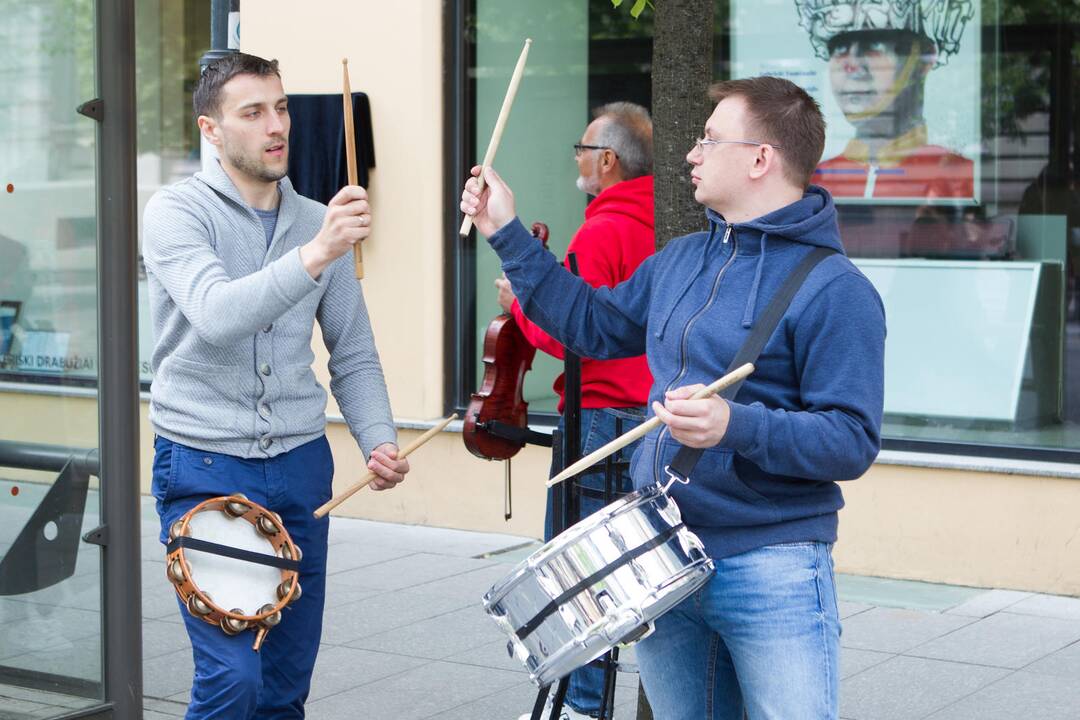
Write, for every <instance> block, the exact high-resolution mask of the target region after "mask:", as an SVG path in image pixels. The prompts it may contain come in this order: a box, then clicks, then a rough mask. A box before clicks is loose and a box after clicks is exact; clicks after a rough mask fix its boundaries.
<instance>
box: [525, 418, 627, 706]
mask: <svg viewBox="0 0 1080 720" xmlns="http://www.w3.org/2000/svg"><path fill="white" fill-rule="evenodd" d="M644 419H645V408H643V407H629V408H602V409H592V408H582V410H581V455H582V456H583V457H584V456H585V455H588V454H589V453H591V452H592V451H593V450H597V449H599V448H601V447H603V446H604V445H606V444H607V443H609V442H610V441H612V440H614V439H615V438H616V437H618V436H619V434H622V433H626V432H629V431H630V430H633V429H634V428H635V427H637V426H638V425H640V424H641V423H642V421H644ZM618 421H621V423H619V422H618ZM617 425H618V427H617ZM565 429H566V428H565V425H564V423H563V419H562V418H561V417H560V418H559V430H560V431H565ZM617 429H618V430H619V432H618V433H616V430H617ZM640 442H641V441H640V440H636V441H634V442H633V443H631V444H630V445H628V446H626V447H625V448H623V449H622V450H620V451H619V452H618V453H616V454H615V455H614V456H613V459H615V460H626V461H629V460H630V456H631V455H633V453H634V450H635V448H637V446H638V444H639V443H640ZM560 460H561V458H560ZM560 460H556V459H555V458H552V464H551V467H552V472H551V476H554V475H555V474H556V470H557V469H561V468H562V463H561V462H560ZM600 467H601V468H603V465H601V466H600ZM577 482H578V483H579V484H580V485H583V486H585V487H589V488H593V489H595V490H599V491H603V489H604V482H605V479H604V472H603V470H602V469H601V471H600V472H592V473H589V474H588V475H584V476H581V477H579V478H578V479H577ZM612 485H613V488H612V489H613V490H614V491H615V492H628V491H630V490H631V489H632V488H633V483H632V482H631V480H630V468H629V466H627V468H626V469H624V470H623V471H622V472H621V473H619V474H616V476H615V478H614V482H613V483H612ZM603 506H604V501H603V499H601V498H591V497H586V496H584V495H582V496H581V515H580V517H582V518H584V517H588V516H589V515H591V514H593V513H594V512H596V511H597V510H599V509H600V508H602V507H603ZM554 519H555V518H554V514H553V510H552V493H551V491H550V490H549V491H548V496H547V512H546V513H545V519H544V540H545V541H547V540H550V539H551V538H552V532H553V530H552V528H553V523H554ZM579 519H580V518H579ZM553 692H554V691H553ZM603 693H604V671H603V669H601V668H599V667H596V666H593V665H586V666H585V667H583V668H579V669H578V670H575V671H574V672H573V673H571V674H570V682H569V684H568V685H567V688H566V700H565V702H566V704H567V705H569V706H570V707H572V708H574V710H576V711H578V712H579V713H583V714H585V715H592V716H594V717H595V716H596V715H598V714H599V713H600V700H601V699H602V697H603Z"/></svg>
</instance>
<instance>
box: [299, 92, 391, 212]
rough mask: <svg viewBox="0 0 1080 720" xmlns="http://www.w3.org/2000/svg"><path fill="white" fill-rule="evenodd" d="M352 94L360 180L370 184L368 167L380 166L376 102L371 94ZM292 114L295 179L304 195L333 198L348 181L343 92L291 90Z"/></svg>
mask: <svg viewBox="0 0 1080 720" xmlns="http://www.w3.org/2000/svg"><path fill="white" fill-rule="evenodd" d="M352 99H353V130H354V134H355V135H356V156H357V161H356V175H357V181H358V182H359V183H360V185H362V186H363V187H367V186H368V170H369V169H370V168H373V167H375V139H374V135H373V134H372V130H371V104H370V103H369V102H368V96H367V94H366V93H359V92H358V93H353V94H352ZM289 117H290V118H291V119H292V130H291V131H290V132H289V180H291V181H292V184H293V187H294V188H295V189H296V192H298V193H300V194H301V195H303V196H304V197H308V198H311V199H312V200H318V201H319V202H321V203H327V202H329V201H330V198H332V197H334V195H336V194H337V192H338V190H340V189H341V188H342V187H344V186H345V185H346V183H347V182H348V166H347V165H346V162H345V118H344V112H343V109H342V102H341V93H338V94H336V95H334V94H329V95H292V94H290V95H289Z"/></svg>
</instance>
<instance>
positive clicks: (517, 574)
mask: <svg viewBox="0 0 1080 720" xmlns="http://www.w3.org/2000/svg"><path fill="white" fill-rule="evenodd" d="M660 495H663V496H664V497H666V498H667V500H668V502H669V503H672V504H674V502H675V501H674V499H672V498H671V497H670V496H669V495H668V494H667V493H665V492H664V490H663V488H662V487H661V486H660V484H659V483H651V484H649V485H646V486H644V487H641V488H638V489H636V490H634V491H633V492H630V493H627V494H626V495H624V496H623V497H621V498H619V499H618V500H616V501H615V502H613V503H610V504H608V505H605V506H604V507H602V508H601V509H599V510H597V511H596V512H594V513H593V514H591V515H589V516H588V517H585V518H583V519H582V520H581V521H579V522H577V523H575V524H573V525H571V526H570V527H569V528H567V529H566V530H565V531H564V532H562V533H560V534H558V535H556V536H555V537H553V538H552V539H551V540H549V541H548V542H546V543H544V544H543V545H542V546H541V547H539V548H537V549H536V550H535V551H534V552H533V553H532V554H531V555H529V557H527V558H525V559H524V560H522V561H521V562H519V563H518V564H517V565H515V566H514V569H513V570H511V571H510V572H509V573H508V574H507V576H506V577H504V578H503V579H502V580H500V581H499V582H497V583H496V584H495V585H493V586H492V587H491V589H490V590H488V591H487V592H486V593H485V594H484V598H483V602H484V608H485V609H487V610H490V609H491V608H492V607H494V606H495V605H496V604H498V602H499V601H500V600H502V598H504V597H505V596H506V595H507V594H508V593H509V591H510V588H511V587H513V586H514V585H517V584H518V582H520V580H521V579H522V578H523V577H524V576H525V574H526V573H527V572H528V571H531V570H533V569H534V568H536V567H537V566H538V565H540V564H541V563H543V562H544V561H545V560H546V559H547V558H548V557H549V556H551V555H555V554H558V553H559V552H562V551H563V550H564V549H565V548H566V547H567V546H569V545H571V544H572V543H574V542H577V541H578V539H580V538H581V536H582V535H587V534H588V533H590V532H592V531H593V530H595V529H596V528H598V527H599V526H600V525H602V524H603V523H604V522H605V521H607V520H608V519H609V518H611V517H613V516H614V515H616V514H618V513H621V512H624V511H626V510H628V509H630V507H632V506H636V505H642V504H645V503H646V502H650V501H652V500H654V499H656V498H658V497H659V496H660ZM675 507H676V508H678V505H676V506H675ZM680 514H681V513H680Z"/></svg>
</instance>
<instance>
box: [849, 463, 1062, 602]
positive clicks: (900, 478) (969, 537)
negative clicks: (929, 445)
mask: <svg viewBox="0 0 1080 720" xmlns="http://www.w3.org/2000/svg"><path fill="white" fill-rule="evenodd" d="M843 488H844V498H845V499H846V501H847V507H846V508H844V510H843V511H841V513H840V541H839V542H838V543H837V545H836V552H835V558H836V564H837V568H838V569H840V570H841V571H843V572H852V573H861V574H867V575H881V576H886V577H896V578H908V579H918V580H933V581H937V582H946V583H955V584H959V585H973V586H977V587H1006V588H1014V589H1022V590H1036V591H1041V592H1055V593H1064V594H1069V595H1080V480H1077V479H1069V478H1057V477H1036V476H1031V475H1012V474H1004V473H980V472H968V471H961V470H941V469H928V468H913V467H905V466H902V465H875V466H874V467H873V468H871V470H870V472H869V473H867V475H866V476H865V477H863V478H861V479H859V480H858V481H856V482H853V483H844V485H843Z"/></svg>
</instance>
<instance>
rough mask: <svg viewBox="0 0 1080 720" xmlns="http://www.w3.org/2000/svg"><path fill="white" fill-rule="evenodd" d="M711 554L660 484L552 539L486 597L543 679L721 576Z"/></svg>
mask: <svg viewBox="0 0 1080 720" xmlns="http://www.w3.org/2000/svg"><path fill="white" fill-rule="evenodd" d="M712 571H713V563H712V560H711V559H709V557H708V556H707V555H706V554H705V548H704V546H703V545H702V543H701V541H700V540H699V539H698V538H697V536H695V535H694V534H693V533H691V532H690V531H689V530H687V529H686V526H685V525H683V523H682V516H681V515H680V513H679V508H678V506H677V505H676V504H675V501H674V500H672V499H671V498H670V497H668V495H667V494H666V493H665V492H664V491H663V490H662V489H661V488H660V486H659V485H653V486H649V487H646V488H643V489H641V490H638V491H635V492H633V493H630V494H629V495H626V496H625V497H623V498H621V499H620V500H617V501H616V502H614V503H612V504H610V505H608V506H606V507H604V508H602V509H601V510H599V511H598V512H595V513H593V514H592V515H590V516H589V517H587V518H585V519H584V520H582V521H581V522H579V523H578V524H576V525H574V526H573V527H571V528H569V529H568V530H566V531H565V532H563V533H562V534H561V535H559V536H558V537H556V538H554V539H553V540H551V542H549V543H547V544H545V545H544V546H543V547H541V548H540V549H539V550H537V551H536V552H535V553H533V554H532V555H531V556H530V557H529V558H528V559H526V560H525V561H524V562H522V563H521V564H520V565H518V566H517V567H516V568H515V569H514V570H513V572H511V573H510V575H508V576H507V577H506V578H505V579H503V580H502V581H501V582H499V583H497V584H496V585H495V586H494V587H492V588H491V590H489V591H488V593H487V594H486V595H485V596H484V609H485V610H486V611H487V613H488V614H489V615H491V617H492V618H494V620H495V622H496V623H498V625H499V627H500V628H502V630H503V631H504V632H506V634H507V635H509V637H510V641H509V643H508V644H507V650H508V651H509V652H510V655H511V656H514V657H517V658H518V659H519V660H520V661H521V662H522V663H524V665H525V668H526V669H527V670H528V671H529V676H530V678H531V679H532V681H533V682H534V683H536V684H537V686H539V687H545V686H547V685H550V684H551V683H553V682H555V681H557V680H559V679H561V678H563V677H565V676H566V675H569V674H570V673H571V672H572V671H574V670H576V669H577V668H579V667H581V666H582V665H585V664H586V663H588V662H590V661H592V660H595V659H596V658H598V657H600V656H601V655H603V654H604V653H605V652H607V651H608V650H610V649H612V648H613V647H614V646H615V645H618V644H628V643H632V642H635V641H636V640H640V639H641V638H643V637H645V636H646V635H647V634H648V633H650V632H652V621H653V620H655V619H656V618H658V617H660V616H661V615H663V614H664V613H665V612H667V611H668V610H670V609H671V608H673V607H674V606H675V605H677V604H678V603H679V602H681V601H682V600H684V599H685V598H686V597H688V596H690V595H691V594H693V592H694V591H695V590H697V589H698V588H700V587H701V586H702V585H704V584H705V583H706V582H707V581H708V580H709V577H710V576H711V575H712Z"/></svg>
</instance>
